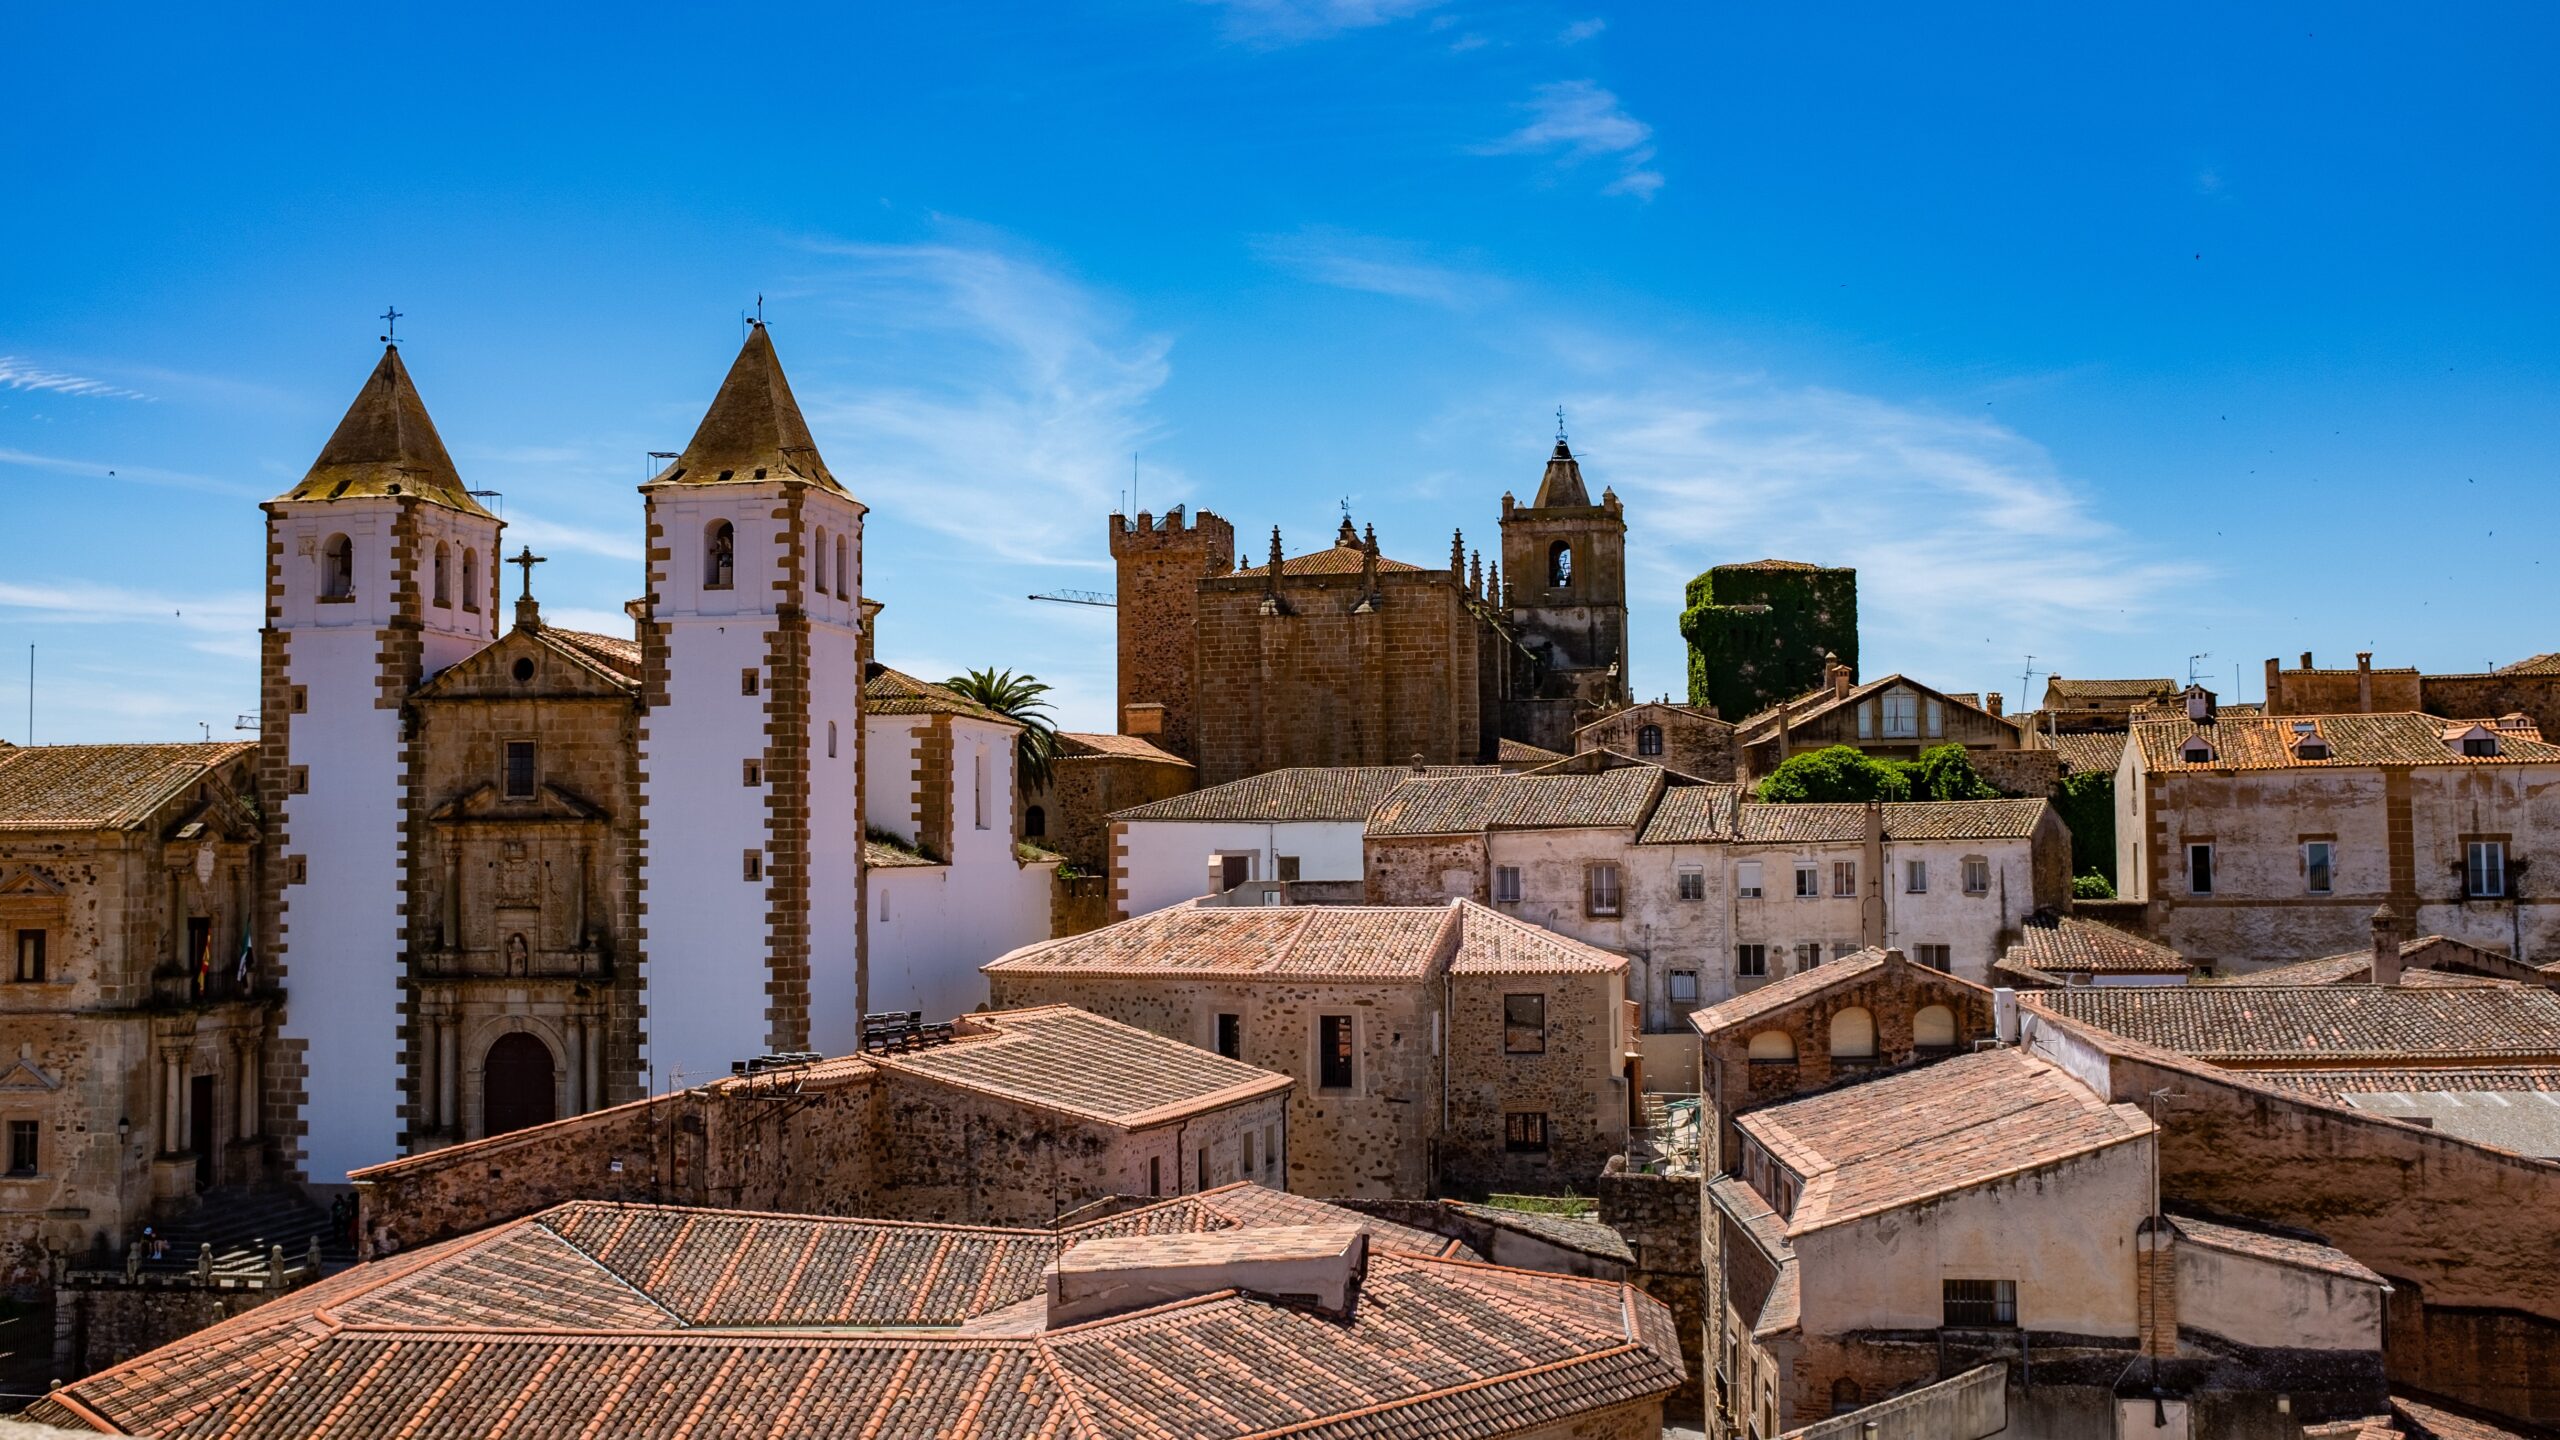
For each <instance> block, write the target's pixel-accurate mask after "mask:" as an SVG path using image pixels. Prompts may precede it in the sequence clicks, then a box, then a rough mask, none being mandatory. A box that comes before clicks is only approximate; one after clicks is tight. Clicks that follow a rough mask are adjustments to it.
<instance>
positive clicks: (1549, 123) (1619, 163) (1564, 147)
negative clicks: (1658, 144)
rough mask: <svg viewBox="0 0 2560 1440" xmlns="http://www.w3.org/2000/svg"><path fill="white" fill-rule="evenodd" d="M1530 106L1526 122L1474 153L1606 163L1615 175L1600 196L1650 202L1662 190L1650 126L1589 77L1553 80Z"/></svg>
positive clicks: (1568, 161)
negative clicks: (1624, 196)
mask: <svg viewBox="0 0 2560 1440" xmlns="http://www.w3.org/2000/svg"><path fill="white" fill-rule="evenodd" d="M1528 110H1529V117H1530V118H1529V122H1528V123H1527V124H1525V125H1523V126H1521V127H1520V128H1519V129H1517V130H1514V131H1512V132H1511V133H1510V134H1508V135H1506V136H1504V137H1502V138H1501V139H1500V140H1497V141H1494V142H1493V143H1491V144H1489V145H1482V146H1479V147H1477V149H1478V152H1479V153H1482V154H1488V155H1510V154H1526V155H1550V156H1554V157H1555V158H1557V159H1558V160H1560V161H1562V162H1564V163H1566V164H1580V163H1582V162H1584V161H1589V160H1606V161H1609V162H1611V163H1613V164H1614V165H1615V167H1616V170H1617V176H1616V178H1615V179H1612V180H1611V181H1610V182H1609V183H1608V184H1606V185H1604V186H1602V187H1601V191H1602V193H1603V194H1609V195H1633V196H1635V197H1637V198H1638V199H1644V200H1650V199H1652V198H1653V195H1654V192H1655V191H1658V190H1660V189H1661V188H1662V184H1663V177H1662V173H1661V172H1660V171H1658V170H1655V169H1653V168H1652V166H1653V157H1654V145H1653V127H1652V126H1650V125H1647V124H1646V123H1644V122H1643V121H1642V120H1639V119H1637V118H1636V117H1635V116H1633V115H1630V114H1628V113H1627V109H1626V107H1625V106H1624V105H1622V104H1620V103H1619V102H1618V97H1617V96H1616V95H1613V94H1611V93H1610V92H1609V91H1607V90H1604V89H1602V88H1600V87H1599V86H1598V85H1596V84H1593V83H1592V82H1591V81H1588V80H1557V81H1553V82H1551V83H1548V84H1545V85H1541V86H1539V87H1538V88H1537V91H1536V93H1535V94H1534V95H1532V96H1531V97H1530V99H1529V102H1528Z"/></svg>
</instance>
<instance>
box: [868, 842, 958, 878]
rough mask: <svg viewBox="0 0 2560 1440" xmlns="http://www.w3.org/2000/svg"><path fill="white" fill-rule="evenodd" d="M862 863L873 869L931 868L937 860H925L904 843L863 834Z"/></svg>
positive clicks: (937, 862)
mask: <svg viewBox="0 0 2560 1440" xmlns="http://www.w3.org/2000/svg"><path fill="white" fill-rule="evenodd" d="M862 863H863V864H865V865H868V866H870V867H871V868H873V869H875V870H911V869H915V868H917V867H919V866H921V867H923V868H926V869H932V868H933V867H934V866H936V865H937V864H939V863H940V862H939V861H934V860H927V859H926V858H924V856H923V855H921V854H919V853H917V852H916V851H913V850H910V849H908V848H907V847H906V846H904V845H893V844H890V843H889V842H887V841H885V840H874V839H871V838H870V837H868V836H865V837H864V838H863V841H862Z"/></svg>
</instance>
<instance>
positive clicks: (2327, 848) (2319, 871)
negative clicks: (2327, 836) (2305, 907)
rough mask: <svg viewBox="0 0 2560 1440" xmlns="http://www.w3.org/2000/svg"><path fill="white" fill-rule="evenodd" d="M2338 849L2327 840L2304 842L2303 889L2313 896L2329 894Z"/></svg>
mask: <svg viewBox="0 0 2560 1440" xmlns="http://www.w3.org/2000/svg"><path fill="white" fill-rule="evenodd" d="M2336 854H2337V851H2336V847H2335V846H2334V845H2332V844H2331V843H2330V842H2328V841H2326V840H2305V841H2303V842H2302V888H2303V890H2304V891H2305V892H2306V893H2308V894H2312V895H2326V894H2328V893H2329V885H2330V881H2331V874H2332V871H2333V870H2334V869H2335V866H2336Z"/></svg>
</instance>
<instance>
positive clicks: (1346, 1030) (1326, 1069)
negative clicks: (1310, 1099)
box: [1316, 1015, 1355, 1090]
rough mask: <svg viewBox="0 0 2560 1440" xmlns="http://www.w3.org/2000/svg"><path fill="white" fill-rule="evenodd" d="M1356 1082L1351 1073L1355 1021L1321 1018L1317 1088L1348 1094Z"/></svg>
mask: <svg viewBox="0 0 2560 1440" xmlns="http://www.w3.org/2000/svg"><path fill="white" fill-rule="evenodd" d="M1354 1078H1355V1077H1354V1075H1353V1073H1352V1069H1351V1017H1350V1016H1348V1015H1319V1016H1317V1017H1316V1088H1317V1089H1320V1090H1348V1089H1350V1088H1351V1082H1352V1080H1353V1079H1354Z"/></svg>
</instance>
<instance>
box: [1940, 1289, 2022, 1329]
mask: <svg viewBox="0 0 2560 1440" xmlns="http://www.w3.org/2000/svg"><path fill="white" fill-rule="evenodd" d="M1945 1286H1946V1289H1945V1293H1944V1304H1945V1319H1944V1320H1943V1321H1942V1322H1941V1323H1943V1324H1945V1325H1946V1326H1948V1327H1949V1328H1951V1329H1965V1330H1982V1329H1989V1328H1992V1327H1995V1326H2003V1325H2015V1324H2017V1323H2018V1282H2017V1281H2015V1280H1948V1281H1946V1282H1945Z"/></svg>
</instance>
